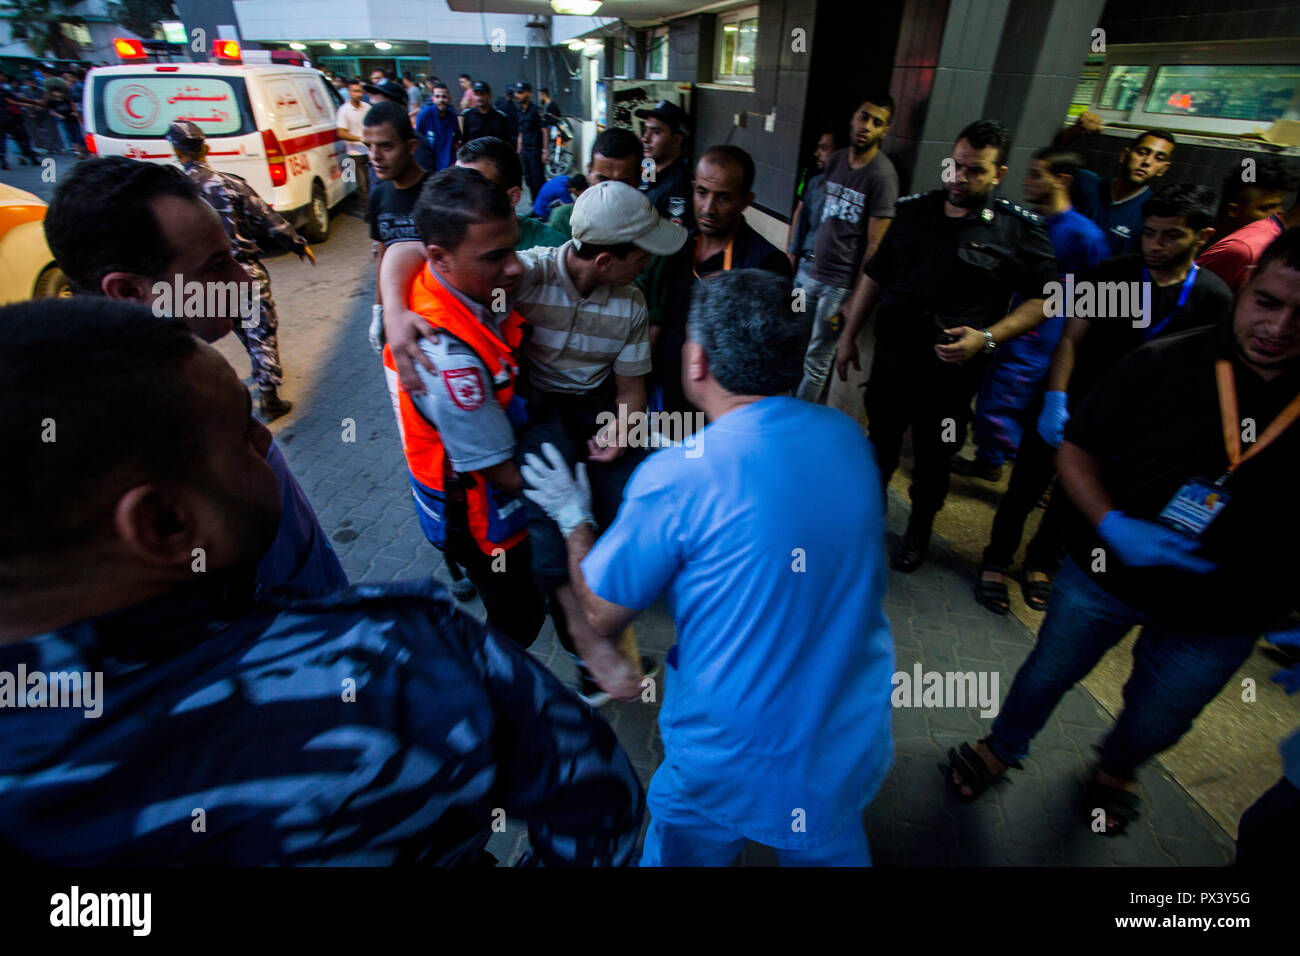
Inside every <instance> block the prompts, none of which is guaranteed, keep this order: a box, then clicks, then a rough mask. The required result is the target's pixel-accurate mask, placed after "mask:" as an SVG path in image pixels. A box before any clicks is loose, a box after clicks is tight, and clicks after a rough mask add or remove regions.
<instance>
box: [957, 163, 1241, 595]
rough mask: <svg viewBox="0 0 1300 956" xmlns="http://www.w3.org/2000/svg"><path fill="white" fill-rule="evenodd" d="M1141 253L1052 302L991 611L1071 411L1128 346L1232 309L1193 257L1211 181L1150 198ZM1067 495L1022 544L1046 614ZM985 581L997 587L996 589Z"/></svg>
mask: <svg viewBox="0 0 1300 956" xmlns="http://www.w3.org/2000/svg"><path fill="white" fill-rule="evenodd" d="M1143 209H1144V211H1145V213H1146V218H1145V219H1144V220H1143V228H1142V232H1141V241H1142V253H1141V254H1137V255H1125V256H1116V257H1115V258H1113V259H1108V260H1106V261H1105V262H1102V263H1100V264H1099V265H1097V266H1096V267H1094V268H1093V269H1090V270H1088V271H1087V272H1085V273H1083V274H1082V275H1080V276H1077V277H1076V278H1075V280H1074V281H1073V282H1072V283H1071V284H1070V285H1069V286H1068V287H1066V286H1065V285H1064V284H1062V287H1061V288H1060V290H1059V291H1060V300H1059V301H1053V302H1049V303H1048V305H1047V309H1048V311H1050V312H1052V314H1054V315H1061V314H1068V315H1069V318H1068V319H1067V320H1066V325H1065V330H1064V332H1063V333H1062V334H1061V338H1060V340H1059V341H1058V342H1057V344H1056V349H1055V350H1054V351H1053V353H1052V361H1051V366H1050V368H1049V370H1048V373H1047V383H1046V391H1045V392H1044V394H1043V403H1042V406H1041V409H1039V410H1038V411H1036V412H1031V414H1030V416H1029V418H1028V419H1027V421H1029V422H1035V421H1036V422H1037V427H1036V428H1030V427H1027V428H1026V429H1025V432H1024V434H1023V436H1022V437H1021V440H1020V447H1019V449H1018V450H1017V452H1016V465H1015V469H1014V470H1013V471H1012V473H1011V481H1010V483H1009V484H1008V486H1007V491H1006V494H1004V495H1003V496H1002V500H1001V501H1000V502H999V503H998V510H997V514H996V515H994V518H993V528H992V531H991V532H990V535H989V544H988V547H987V548H985V550H984V561H983V566H982V568H981V579H982V581H983V582H985V583H984V584H981V587H980V591H979V596H980V600H981V601H982V603H984V604H985V606H986V607H988V608H989V610H992V611H994V612H995V613H1006V610H1007V608H1008V606H1009V602H1008V600H1007V597H1006V592H1005V590H1004V589H1003V587H1002V582H1003V581H1004V577H1005V572H1006V569H1007V568H1008V567H1009V566H1010V564H1011V561H1012V559H1013V557H1014V556H1015V552H1016V550H1017V549H1018V548H1019V547H1020V538H1021V535H1022V533H1023V532H1024V526H1025V521H1026V519H1027V518H1028V517H1029V513H1030V511H1032V510H1033V508H1034V506H1035V505H1036V504H1037V503H1038V502H1039V501H1040V500H1041V499H1042V496H1043V494H1044V493H1045V492H1046V491H1047V489H1048V488H1049V487H1051V484H1052V480H1053V478H1054V477H1055V474H1056V448H1057V447H1058V446H1059V445H1060V444H1061V440H1062V438H1063V436H1064V432H1065V424H1066V421H1067V420H1068V419H1069V416H1070V413H1071V409H1073V408H1075V407H1077V406H1078V404H1079V403H1080V402H1081V401H1083V399H1084V398H1085V397H1086V396H1087V394H1088V393H1089V392H1090V391H1091V390H1092V389H1093V387H1094V386H1095V385H1096V384H1097V382H1099V381H1100V380H1101V379H1102V378H1103V377H1104V376H1105V375H1106V373H1107V372H1109V371H1110V370H1111V369H1112V368H1113V367H1114V366H1115V364H1116V363H1117V362H1119V360H1120V359H1122V358H1123V357H1124V356H1125V355H1127V354H1128V353H1129V352H1131V351H1133V350H1134V349H1136V348H1138V347H1140V346H1141V345H1143V344H1144V343H1145V342H1148V341H1150V340H1152V339H1155V338H1157V337H1164V336H1166V335H1172V334H1174V333H1177V332H1183V331H1186V330H1188V329H1193V328H1197V327H1200V326H1205V325H1219V324H1221V323H1222V322H1223V321H1225V320H1226V318H1227V316H1228V315H1229V314H1230V313H1231V311H1232V293H1231V292H1230V291H1229V290H1228V287H1227V286H1226V285H1224V284H1223V281H1222V280H1220V279H1219V277H1218V276H1216V275H1215V274H1214V273H1212V272H1210V271H1209V270H1208V269H1198V268H1197V267H1196V266H1195V264H1194V262H1193V260H1194V259H1195V258H1196V255H1197V253H1198V252H1199V251H1200V250H1201V249H1203V248H1204V247H1205V244H1206V243H1207V242H1209V241H1211V238H1212V237H1213V235H1214V230H1213V229H1212V228H1210V223H1211V222H1213V216H1214V192H1213V191H1212V190H1210V189H1209V188H1207V187H1205V186H1190V185H1184V184H1177V183H1175V184H1171V185H1168V186H1165V187H1164V188H1163V189H1161V190H1160V191H1159V192H1158V193H1156V195H1155V196H1154V197H1153V198H1151V199H1149V200H1147V202H1146V205H1145V206H1144V207H1143ZM1070 510H1071V508H1070V504H1069V500H1068V498H1067V497H1066V495H1064V494H1055V493H1053V495H1052V498H1051V502H1050V503H1049V505H1048V508H1047V511H1046V513H1045V514H1044V515H1043V519H1042V522H1041V523H1040V524H1039V526H1038V531H1037V533H1035V535H1034V537H1033V540H1031V541H1030V542H1029V546H1028V548H1027V549H1026V551H1025V560H1024V571H1025V601H1026V603H1027V604H1029V606H1030V607H1031V608H1033V609H1034V610H1036V611H1041V610H1043V609H1044V608H1045V607H1046V606H1047V601H1048V595H1049V594H1050V593H1051V585H1050V581H1051V575H1052V574H1053V573H1054V572H1055V570H1056V565H1057V563H1058V561H1059V560H1060V554H1061V548H1062V541H1061V537H1062V534H1063V533H1064V522H1066V521H1067V520H1068V517H1069V513H1070ZM986 585H993V586H992V587H989V586H986Z"/></svg>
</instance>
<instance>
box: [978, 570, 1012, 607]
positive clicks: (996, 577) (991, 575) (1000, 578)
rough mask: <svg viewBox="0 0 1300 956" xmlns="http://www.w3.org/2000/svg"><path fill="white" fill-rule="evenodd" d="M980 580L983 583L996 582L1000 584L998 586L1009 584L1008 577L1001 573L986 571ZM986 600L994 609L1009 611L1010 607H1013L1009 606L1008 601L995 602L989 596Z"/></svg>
mask: <svg viewBox="0 0 1300 956" xmlns="http://www.w3.org/2000/svg"><path fill="white" fill-rule="evenodd" d="M980 580H981V581H994V582H996V583H998V584H1006V583H1007V576H1006V575H1005V574H1004V573H1002V572H1001V571H985V572H984V573H983V574H981V575H980ZM984 600H985V601H986V602H988V603H989V604H992V605H993V606H994V607H1000V608H1007V609H1010V607H1011V605H1010V604H1008V603H1007V602H1006V601H995V600H991V599H990V598H988V597H987V596H986V597H985V598H984Z"/></svg>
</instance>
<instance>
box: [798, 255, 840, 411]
mask: <svg viewBox="0 0 1300 956" xmlns="http://www.w3.org/2000/svg"><path fill="white" fill-rule="evenodd" d="M795 287H796V288H799V289H802V290H803V291H804V309H805V310H806V311H808V312H811V313H812V317H813V322H812V336H811V337H810V338H809V340H808V351H807V353H806V354H805V355H804V360H803V380H802V381H801V382H800V383H799V387H798V388H797V389H796V390H795V393H794V394H795V397H796V398H802V399H803V400H804V401H806V402H822V401H825V399H826V393H827V392H828V391H829V388H828V386H829V384H830V377H831V366H832V365H833V364H834V363H835V346H836V345H837V344H838V343H839V340H840V334H839V333H838V332H836V331H835V330H834V329H832V328H831V317H832V316H833V315H835V313H836V312H838V311H839V310H840V306H842V305H843V304H844V300H845V299H847V298H848V297H849V293H850V292H852V291H853V290H852V288H843V289H841V288H838V287H836V286H833V285H829V284H827V283H825V282H819V281H818V280H816V279H814V278H813V277H812V264H811V263H810V262H809V261H808V260H807V259H805V260H803V261H802V262H801V263H799V272H798V274H797V275H796V276H795Z"/></svg>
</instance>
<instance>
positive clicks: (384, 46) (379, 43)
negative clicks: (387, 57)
mask: <svg viewBox="0 0 1300 956" xmlns="http://www.w3.org/2000/svg"><path fill="white" fill-rule="evenodd" d="M392 48H393V45H392V44H391V43H389V42H388V41H387V40H376V41H375V49H376V50H391V49H392Z"/></svg>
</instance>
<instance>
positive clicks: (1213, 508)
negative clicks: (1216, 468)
mask: <svg viewBox="0 0 1300 956" xmlns="http://www.w3.org/2000/svg"><path fill="white" fill-rule="evenodd" d="M1231 500H1232V496H1231V495H1229V494H1228V493H1227V492H1226V491H1225V490H1224V489H1223V488H1222V486H1220V485H1215V484H1212V483H1210V482H1208V481H1205V480H1204V479H1202V478H1191V479H1189V480H1188V481H1186V482H1184V483H1183V486H1182V487H1181V488H1179V489H1178V494H1176V495H1174V497H1173V499H1172V500H1171V501H1170V502H1169V504H1167V505H1165V508H1164V510H1163V511H1161V512H1160V518H1159V520H1160V523H1161V524H1164V525H1167V526H1168V527H1170V528H1173V529H1174V530H1175V531H1178V532H1181V533H1182V534H1185V535H1187V537H1189V538H1200V536H1201V535H1203V534H1204V533H1205V529H1206V528H1208V527H1209V526H1210V525H1211V524H1212V523H1213V521H1214V519H1215V518H1217V517H1218V516H1219V512H1221V511H1222V510H1223V509H1224V508H1225V507H1227V505H1228V502H1230V501H1231Z"/></svg>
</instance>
